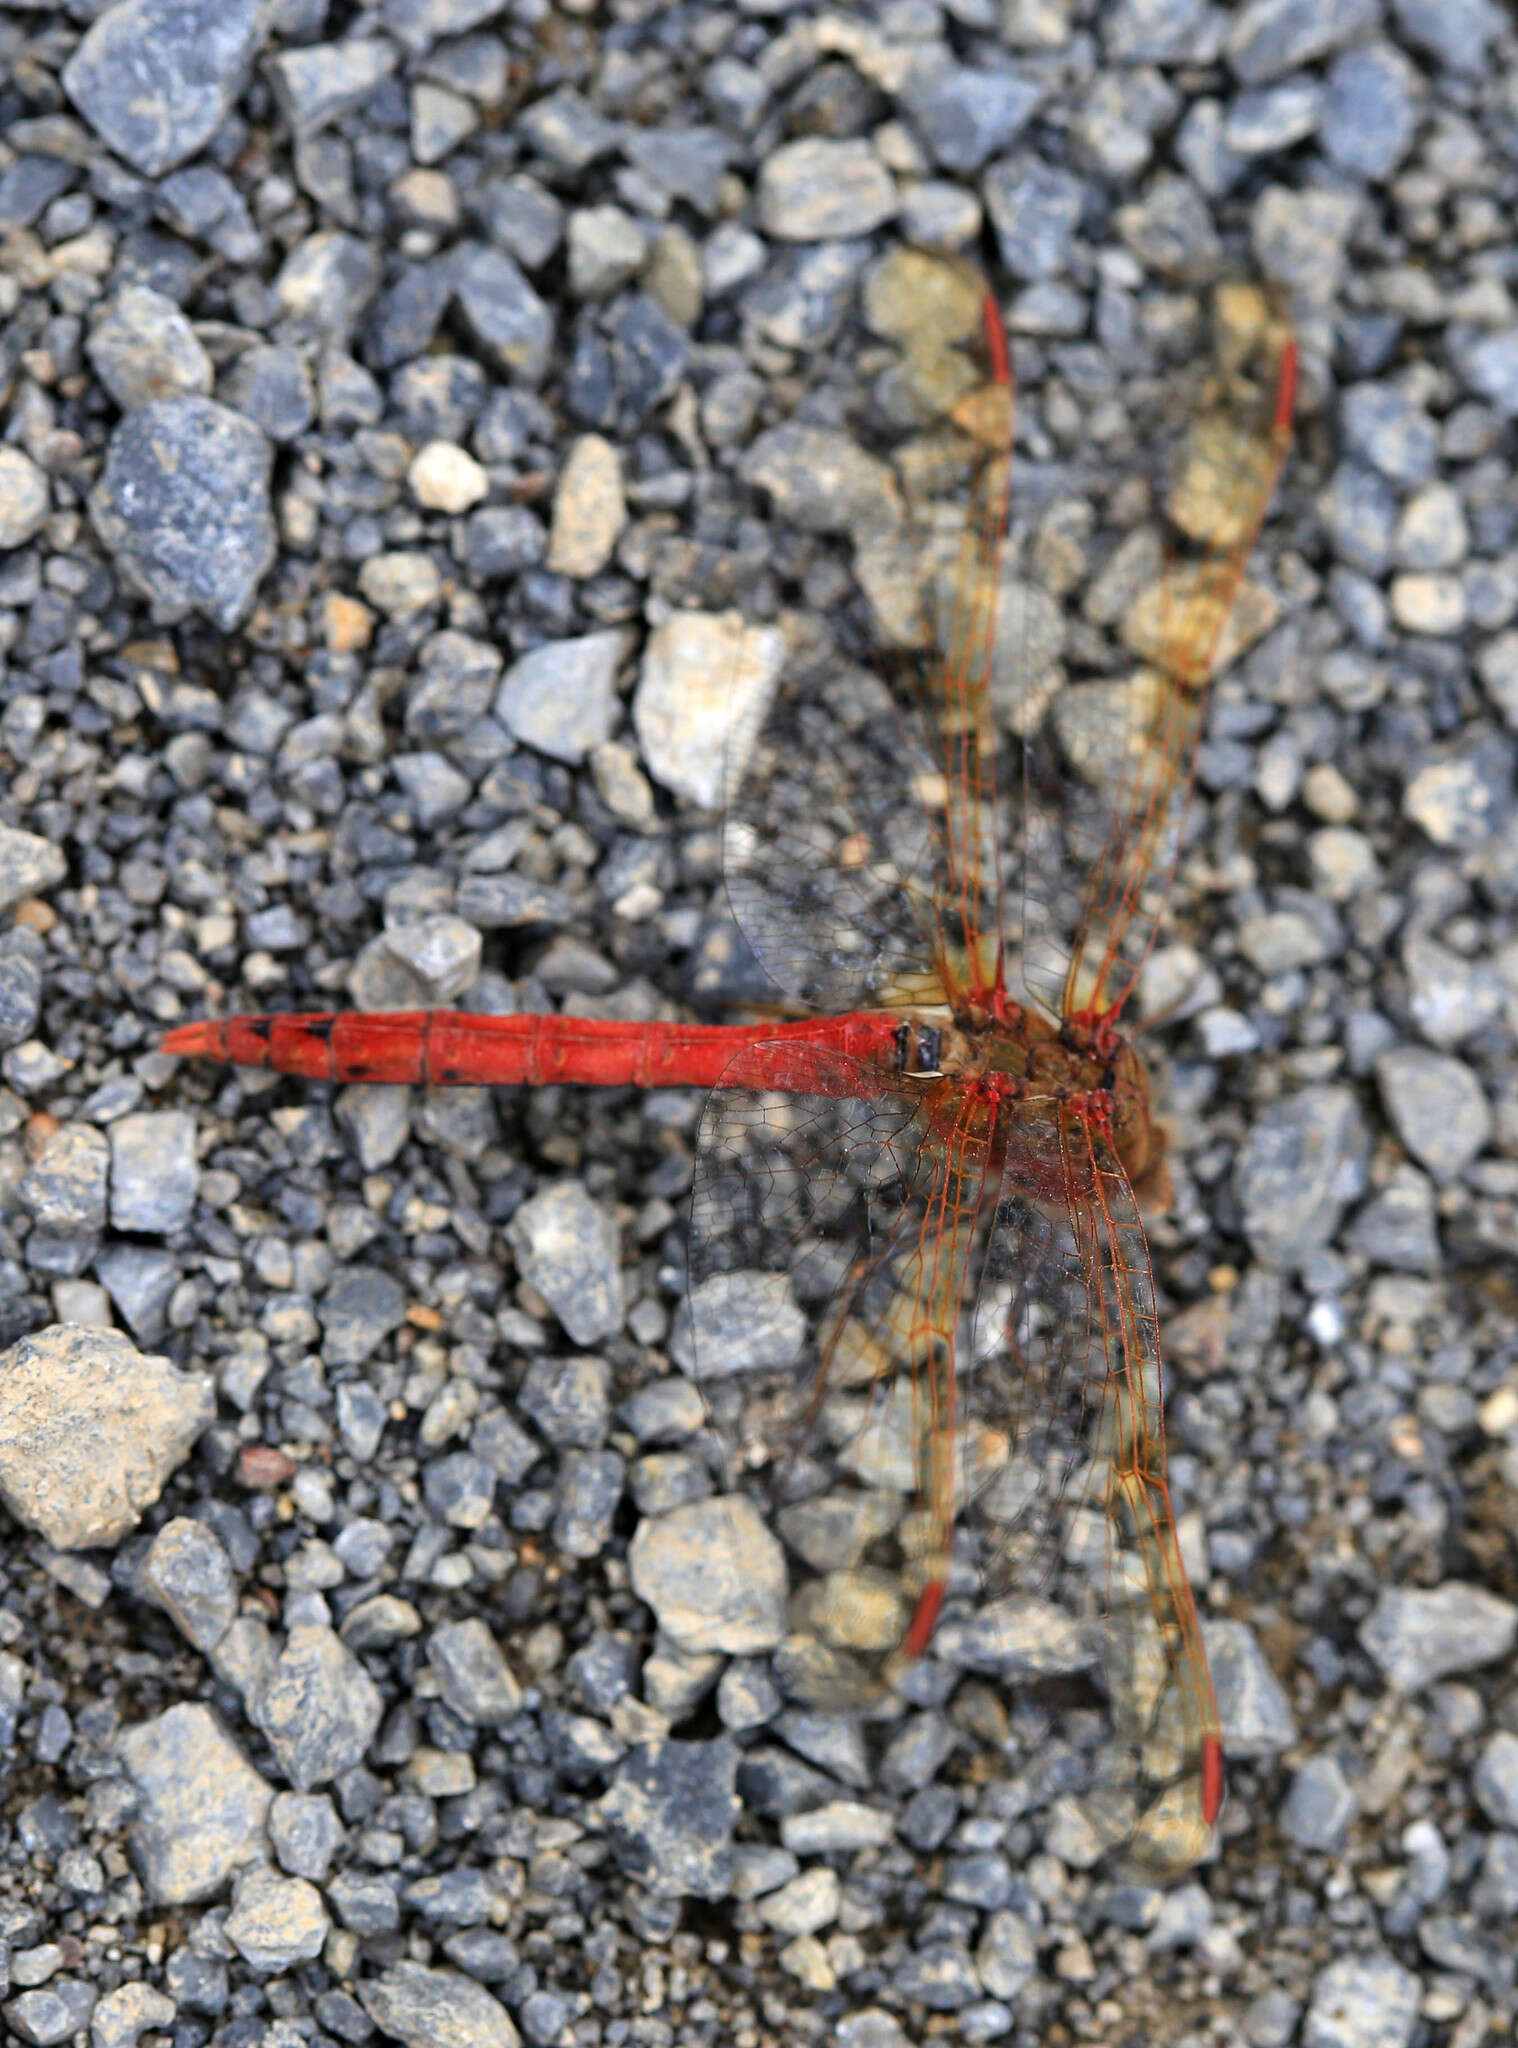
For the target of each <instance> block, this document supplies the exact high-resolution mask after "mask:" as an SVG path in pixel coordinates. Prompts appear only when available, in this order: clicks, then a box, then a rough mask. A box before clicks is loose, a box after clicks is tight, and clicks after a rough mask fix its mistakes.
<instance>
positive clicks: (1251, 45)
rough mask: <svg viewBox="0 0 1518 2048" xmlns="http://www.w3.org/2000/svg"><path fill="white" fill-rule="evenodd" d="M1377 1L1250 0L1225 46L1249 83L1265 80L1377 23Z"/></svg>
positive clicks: (1235, 67) (1239, 73) (1244, 81)
mask: <svg viewBox="0 0 1518 2048" xmlns="http://www.w3.org/2000/svg"><path fill="white" fill-rule="evenodd" d="M1376 18H1377V9H1376V7H1375V5H1374V0H1249V4H1248V5H1247V6H1245V7H1243V8H1241V9H1239V11H1238V14H1237V16H1236V18H1235V20H1234V22H1233V24H1232V26H1231V27H1230V28H1229V31H1228V38H1227V41H1226V43H1225V44H1224V49H1225V52H1226V54H1227V57H1228V62H1229V64H1230V65H1231V66H1232V68H1233V71H1234V75H1235V76H1236V77H1237V78H1238V79H1239V80H1240V82H1241V83H1242V84H1244V85H1266V84H1268V83H1269V82H1270V81H1271V80H1272V79H1275V78H1280V77H1282V76H1284V74H1285V73H1286V72H1288V71H1295V70H1296V69H1297V68H1298V67H1299V66H1300V65H1303V64H1311V63H1314V62H1315V61H1316V60H1317V59H1318V58H1320V57H1326V56H1327V55H1328V54H1329V52H1330V51H1332V50H1337V49H1340V48H1341V47H1342V46H1343V45H1344V44H1345V43H1349V42H1353V41H1355V40H1357V39H1358V38H1359V37H1360V36H1362V35H1363V34H1364V33H1365V31H1366V30H1367V29H1368V28H1371V27H1373V26H1374V25H1375V22H1376Z"/></svg>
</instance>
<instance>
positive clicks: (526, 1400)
mask: <svg viewBox="0 0 1518 2048" xmlns="http://www.w3.org/2000/svg"><path fill="white" fill-rule="evenodd" d="M567 1185H570V1186H577V1185H578V1183H576V1182H570V1183H567ZM539 1199H541V1198H539ZM517 1406H518V1408H519V1409H520V1410H521V1412H522V1413H523V1414H524V1415H525V1416H526V1417H527V1418H528V1420H529V1421H531V1422H533V1423H534V1424H536V1426H537V1428H538V1429H540V1430H541V1431H542V1433H543V1435H544V1436H545V1437H547V1439H548V1441H549V1442H550V1443H551V1444H556V1445H558V1446H559V1447H560V1448H561V1449H567V1450H577V1451H589V1450H596V1449H598V1448H599V1447H600V1446H601V1445H602V1444H603V1443H605V1441H606V1432H607V1429H608V1427H609V1425H610V1421H611V1399H610V1375H609V1373H608V1371H607V1368H606V1362H605V1360H604V1359H600V1358H540V1359H535V1360H534V1361H533V1363H532V1364H531V1365H530V1366H529V1367H528V1368H527V1377H526V1378H525V1379H524V1380H523V1382H522V1390H521V1392H520V1393H519V1394H518V1396H517Z"/></svg>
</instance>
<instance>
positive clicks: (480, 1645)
mask: <svg viewBox="0 0 1518 2048" xmlns="http://www.w3.org/2000/svg"><path fill="white" fill-rule="evenodd" d="M427 1656H428V1660H429V1662H430V1663H431V1665H432V1667H433V1669H434V1670H435V1671H436V1672H437V1673H438V1676H439V1679H440V1681H441V1684H442V1691H443V1698H444V1699H445V1700H446V1701H447V1702H448V1704H449V1706H450V1707H452V1709H453V1711H454V1712H455V1713H456V1714H458V1715H460V1716H462V1718H463V1719H464V1720H466V1721H468V1722H470V1723H472V1724H473V1725H475V1726H480V1727H499V1726H500V1725H501V1724H502V1723H503V1722H506V1721H509V1720H510V1719H511V1718H512V1716H513V1715H515V1714H516V1713H518V1712H519V1711H520V1710H521V1705H522V1688H521V1687H520V1686H519V1685H518V1684H517V1682H516V1679H515V1678H514V1677H513V1676H512V1673H511V1670H510V1667H509V1666H508V1664H507V1662H506V1659H505V1657H504V1656H503V1655H502V1654H501V1647H500V1645H499V1643H497V1641H496V1639H495V1637H494V1636H493V1635H492V1634H491V1633H490V1630H489V1629H488V1628H487V1627H486V1625H485V1623H484V1622H483V1621H481V1620H479V1619H478V1618H474V1619H471V1620H468V1621H456V1622H445V1623H443V1624H442V1625H441V1626H440V1627H438V1628H435V1629H434V1630H433V1631H432V1634H431V1636H430V1637H429V1638H428V1644H427Z"/></svg>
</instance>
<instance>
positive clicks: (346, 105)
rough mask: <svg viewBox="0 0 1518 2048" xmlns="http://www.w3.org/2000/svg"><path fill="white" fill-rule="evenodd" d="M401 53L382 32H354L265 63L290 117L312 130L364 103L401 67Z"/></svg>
mask: <svg viewBox="0 0 1518 2048" xmlns="http://www.w3.org/2000/svg"><path fill="white" fill-rule="evenodd" d="M396 54H397V53H396V50H395V46H394V44H393V43H388V42H386V41H385V39H384V38H383V37H382V36H352V37H348V38H346V39H345V40H344V41H342V42H339V43H311V44H308V45H307V46H305V47H304V48H301V49H294V50H281V51H279V52H278V53H277V54H276V55H275V56H273V57H271V58H270V59H269V62H268V64H267V66H266V67H265V69H266V71H267V73H268V78H269V82H270V84H271V85H272V86H273V88H274V96H275V98H276V100H277V101H278V102H279V105H280V109H281V111H282V112H283V114H284V116H285V119H286V120H287V121H288V122H289V123H290V126H291V127H292V128H293V129H294V130H295V133H296V134H297V135H298V136H306V135H314V134H315V133H317V131H318V130H319V129H322V128H325V127H327V126H328V125H329V124H330V123H332V122H334V121H340V120H341V119H342V118H343V116H344V115H346V114H351V113H353V112H355V111H356V110H357V109H358V108H359V107H361V106H362V105H363V103H364V101H365V100H366V99H368V97H369V95H370V94H371V93H372V92H373V91H374V89H375V87H376V86H377V85H379V84H381V83H382V82H383V81H384V80H385V79H386V78H388V77H389V76H390V74H391V72H392V71H393V70H394V69H395V66H396Z"/></svg>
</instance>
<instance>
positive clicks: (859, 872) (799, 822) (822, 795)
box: [724, 256, 1011, 1008]
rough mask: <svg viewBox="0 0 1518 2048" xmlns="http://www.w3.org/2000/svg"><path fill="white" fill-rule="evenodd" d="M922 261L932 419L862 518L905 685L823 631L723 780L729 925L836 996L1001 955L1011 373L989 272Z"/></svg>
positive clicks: (938, 998)
mask: <svg viewBox="0 0 1518 2048" xmlns="http://www.w3.org/2000/svg"><path fill="white" fill-rule="evenodd" d="M914 260H915V261H917V262H919V263H920V264H922V265H923V266H925V276H927V277H931V279H933V280H936V282H935V283H934V284H933V285H932V286H931V288H932V289H934V290H936V291H937V293H938V297H937V299H936V300H935V304H936V305H937V306H938V308H939V317H938V320H937V323H936V325H934V324H933V323H931V322H930V323H928V325H927V329H926V331H924V329H923V328H922V327H921V326H919V327H917V328H915V329H914V330H913V332H912V338H911V341H910V343H905V344H904V346H903V355H902V359H901V362H900V364H899V365H898V373H899V374H898V388H897V390H896V399H895V402H896V404H897V405H898V406H901V407H905V408H906V410H907V411H908V412H909V413H910V412H913V411H914V409H915V414H916V416H917V417H919V419H920V420H922V421H928V422H932V423H933V424H932V431H931V432H927V433H923V434H920V435H918V436H917V437H916V438H914V439H913V440H911V441H909V442H907V443H904V444H902V445H901V446H900V447H898V449H897V450H896V451H895V454H896V467H895V469H894V470H892V471H887V470H886V469H885V468H884V467H883V466H882V468H881V469H880V472H879V487H878V488H877V489H876V490H874V491H873V492H871V493H868V494H866V497H867V501H866V502H862V503H861V504H860V505H859V506H858V507H857V509H856V512H855V516H854V518H853V520H852V522H851V529H850V538H851V540H852V543H853V552H854V567H855V572H856V575H857V576H858V579H859V581H860V583H861V584H862V585H863V587H864V589H865V590H866V592H867V594H868V597H869V600H870V604H871V608H872V613H873V621H874V627H875V635H876V646H875V648H874V649H873V650H872V654H873V656H874V658H875V661H876V665H878V666H883V667H888V668H889V669H890V671H891V672H892V676H893V686H892V687H890V688H888V687H887V686H886V685H884V684H883V683H881V682H879V681H877V680H876V679H874V678H873V677H872V676H870V675H868V674H866V673H864V672H863V671H861V670H860V669H859V668H858V667H856V666H853V665H850V664H848V663H847V662H843V663H838V662H834V663H832V664H831V665H828V664H827V662H826V659H825V651H826V648H827V646H828V645H829V644H830V643H826V642H825V643H824V658H823V659H822V660H818V659H817V658H816V656H815V655H814V657H813V659H812V661H811V663H810V666H811V668H812V670H813V672H812V673H811V674H809V675H806V674H802V675H796V676H793V678H792V679H791V684H790V686H789V687H788V688H787V690H786V691H785V692H784V693H783V694H782V699H781V702H780V703H779V705H778V706H777V708H776V711H775V713H774V714H773V715H772V718H771V721H770V724H769V727H768V729H767V730H766V732H765V734H764V735H763V737H762V739H761V741H760V743H759V745H758V747H757V749H756V750H755V751H754V754H753V757H752V758H749V757H748V749H747V748H744V749H743V750H742V753H741V755H740V754H738V753H735V754H734V755H733V756H732V757H731V760H730V766H729V773H728V778H727V779H728V792H727V820H728V822H727V832H726V835H725V841H724V862H725V867H726V872H727V878H728V896H729V901H730V903H731V905H732V909H733V913H734V916H735V918H736V919H737V922H738V924H739V925H740V927H741V928H742V930H743V932H744V934H745V936H746V937H747V938H748V940H749V943H750V945H751V946H752V947H753V949H754V951H755V953H756V954H757V956H758V957H759V959H760V960H761V961H762V963H763V964H764V966H765V967H766V968H767V970H768V971H769V973H770V974H771V975H772V976H773V977H774V979H775V980H776V981H777V982H778V983H779V985H780V986H781V987H782V988H784V989H786V990H788V991H789V992H790V993H791V994H793V995H796V996H799V997H801V998H802V999H804V1000H805V1001H807V1002H809V1003H812V1004H814V1005H817V1006H819V1007H823V1008H842V1007H864V1006H877V1005H878V1006H883V1007H890V1006H894V1005H898V1004H903V1003H918V1004H929V1003H935V1002H942V1001H949V1002H951V1003H954V1004H956V1005H962V1004H963V1003H965V1002H976V1001H979V1000H981V999H982V998H983V997H984V996H985V995H986V994H987V993H988V991H989V990H990V989H991V988H992V987H993V986H995V985H996V982H997V976H998V973H999V966H1000V961H1001V955H1002V945H1001V928H1000V897H999V888H998V862H999V847H1000V839H999V823H998V817H997V805H996V787H995V753H996V737H995V730H994V724H993V719H992V709H991V690H990V684H991V677H992V672H993V667H994V663H995V659H996V654H997V634H998V621H999V608H1000V598H1001V575H1000V569H1001V557H1002V548H1003V535H1004V531H1005V526H1006V515H1007V497H1008V468H1009V455H1010V445H1011V383H1010V370H1009V367H1008V358H1007V351H1006V343H1005V337H1004V336H1003V334H1002V330H1001V326H1000V321H999V318H998V316H997V315H996V312H995V306H994V302H993V301H992V300H991V299H990V297H989V295H988V293H987V291H986V287H985V285H984V281H983V280H981V279H980V278H979V277H978V276H977V275H976V274H974V273H972V272H969V271H968V270H967V268H966V266H964V265H960V264H954V263H949V262H946V261H941V260H939V259H932V258H927V257H921V256H919V257H916V258H915V259H914ZM929 288H930V287H929V285H928V284H926V283H925V285H924V289H925V290H926V289H929ZM869 310H870V312H871V317H872V318H873V319H874V320H875V322H876V325H877V331H880V332H884V333H886V334H887V335H888V336H891V337H892V338H895V337H894V335H893V334H892V329H891V326H890V322H889V320H888V319H887V318H886V316H885V315H884V314H883V313H882V310H881V308H880V306H879V305H878V304H876V305H874V306H873V308H871V309H869ZM977 344H978V346H977ZM972 358H975V360H972ZM882 648H883V649H884V650H888V651H892V652H890V653H888V657H887V659H886V660H885V661H882V660H881V653H882ZM801 665H802V666H807V664H806V663H803V664H801ZM819 670H820V671H821V672H818V671H819Z"/></svg>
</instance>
